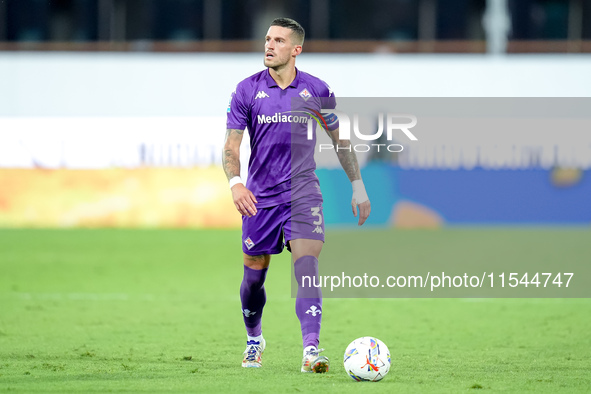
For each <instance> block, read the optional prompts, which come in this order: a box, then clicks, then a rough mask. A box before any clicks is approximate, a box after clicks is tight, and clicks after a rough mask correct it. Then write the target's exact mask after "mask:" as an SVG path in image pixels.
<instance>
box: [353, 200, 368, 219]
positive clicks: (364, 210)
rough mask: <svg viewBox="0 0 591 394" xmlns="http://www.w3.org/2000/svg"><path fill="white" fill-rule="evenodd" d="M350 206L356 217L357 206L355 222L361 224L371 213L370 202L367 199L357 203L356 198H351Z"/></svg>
mask: <svg viewBox="0 0 591 394" xmlns="http://www.w3.org/2000/svg"><path fill="white" fill-rule="evenodd" d="M351 207H352V208H353V216H355V217H357V207H359V221H358V222H357V224H358V225H359V226H361V225H362V224H363V223H365V221H366V220H367V218H368V217H369V214H370V213H371V203H370V202H369V200H366V201H364V202H362V203H361V204H357V200H355V199H353V200H352V201H351Z"/></svg>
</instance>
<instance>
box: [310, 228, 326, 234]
mask: <svg viewBox="0 0 591 394" xmlns="http://www.w3.org/2000/svg"><path fill="white" fill-rule="evenodd" d="M312 232H313V233H317V234H324V231H322V227H320V226H316V228H315V229H314V230H312Z"/></svg>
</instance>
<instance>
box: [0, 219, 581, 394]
mask: <svg viewBox="0 0 591 394" xmlns="http://www.w3.org/2000/svg"><path fill="white" fill-rule="evenodd" d="M384 231H390V232H392V234H391V235H390V236H391V237H392V238H393V239H394V238H395V239H399V240H401V241H400V244H401V245H409V246H408V248H401V249H399V250H398V251H397V257H398V258H399V259H400V261H405V259H408V258H410V257H411V256H412V254H413V253H415V251H416V248H412V247H411V246H412V245H418V244H421V245H425V241H426V240H428V239H431V238H433V237H436V236H437V235H440V234H441V235H445V237H446V238H445V239H446V241H447V242H446V247H448V248H457V249H458V250H462V251H463V252H464V253H470V254H472V255H474V256H478V258H481V259H490V258H492V257H491V256H490V253H480V252H479V250H480V249H479V248H478V245H482V244H483V243H485V242H486V240H487V239H494V237H496V236H500V235H503V234H504V235H503V236H504V237H505V238H506V239H507V241H506V242H514V244H513V247H514V249H515V253H522V254H523V256H522V258H528V256H527V250H524V248H520V247H519V245H520V242H522V241H523V240H524V239H527V240H531V239H532V236H533V237H534V238H535V239H537V240H538V241H539V242H538V243H537V245H539V246H538V248H541V249H542V252H543V248H556V239H557V237H561V236H562V237H563V236H564V235H565V234H566V236H567V237H568V239H569V240H570V241H571V247H569V248H568V249H565V250H564V253H562V254H561V256H562V258H564V259H569V258H582V256H583V257H584V256H587V257H586V258H589V256H591V242H589V240H590V239H591V237H590V235H591V231H590V230H589V229H586V228H562V229H547V230H546V231H538V230H537V229H527V228H526V229H502V228H489V229H442V230H436V231H419V230H415V231H401V230H384ZM532 231H538V233H536V234H533V235H532ZM507 232H511V233H510V236H507ZM329 236H330V231H329ZM330 240H331V238H330V237H329V238H328V240H327V245H326V248H330V247H334V246H333V245H334V243H333V245H331V243H330V242H331V241H330ZM239 245H240V232H239V231H234V230H209V231H197V230H1V231H0V392H4V391H11V392H36V391H42V392H109V391H111V392H117V391H121V392H123V391H133V392H142V391H144V392H157V391H171V392H212V393H222V392H223V393H226V392H228V393H230V392H241V393H257V392H269V393H278V392H308V393H310V392H335V393H337V392H338V393H360V392H372V393H375V392H388V393H389V392H421V393H422V392H462V391H467V392H474V391H479V390H482V391H488V392H500V391H503V392H524V391H532V392H533V391H535V392H565V393H566V392H567V393H572V392H589V391H590V390H591V300H589V299H455V298H451V299H325V303H324V314H323V326H322V335H321V346H322V347H324V348H326V349H327V350H326V354H327V355H328V356H329V357H330V359H331V361H332V364H331V369H330V371H329V372H328V373H327V374H323V375H311V374H302V373H300V372H299V369H300V361H301V338H300V329H299V325H298V320H297V318H296V316H295V312H294V303H295V300H294V299H292V298H291V297H290V291H289V288H290V261H289V254H288V253H287V252H285V253H283V254H282V255H280V256H276V257H274V258H273V261H272V263H271V269H270V271H269V275H268V280H267V284H266V289H267V296H268V301H267V306H266V308H265V314H264V320H263V330H264V333H265V338H266V340H267V350H266V352H265V354H264V355H263V368H261V369H243V368H241V367H240V362H241V358H242V351H243V350H244V345H245V332H244V328H243V323H242V316H241V313H240V301H239V296H238V289H239V286H240V281H241V276H242V258H241V253H240V249H239V248H240V247H239ZM471 245H476V246H471ZM506 247H507V248H511V247H512V246H511V245H507V246H506ZM470 248H472V249H470ZM440 252H441V250H440V249H437V252H436V251H433V252H430V251H429V248H421V250H420V253H421V254H423V255H426V257H427V258H428V257H429V256H428V255H429V253H433V254H434V255H433V256H432V257H433V258H437V256H435V254H436V253H440ZM536 252H537V253H541V252H540V250H539V249H538V250H537V251H536ZM548 252H549V253H550V252H551V250H549V251H548ZM365 335H373V336H376V337H378V338H380V339H381V340H383V341H384V342H385V343H386V344H387V345H388V347H389V348H390V351H391V354H392V368H391V370H390V373H389V374H388V376H386V378H385V379H384V380H383V381H381V382H379V383H357V382H354V381H353V380H352V379H351V378H349V377H348V376H347V375H346V374H345V372H344V369H343V367H342V354H343V352H344V350H345V348H346V346H347V344H348V343H349V342H350V341H351V340H353V339H355V338H357V337H359V336H365Z"/></svg>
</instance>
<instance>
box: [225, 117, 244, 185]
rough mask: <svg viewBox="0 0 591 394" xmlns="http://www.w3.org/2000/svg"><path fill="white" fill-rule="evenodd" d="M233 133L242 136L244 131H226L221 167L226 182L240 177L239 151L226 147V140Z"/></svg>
mask: <svg viewBox="0 0 591 394" xmlns="http://www.w3.org/2000/svg"><path fill="white" fill-rule="evenodd" d="M234 133H235V134H238V135H240V136H242V134H243V133H244V130H236V129H228V130H226V144H225V146H224V152H223V155H222V165H223V167H224V172H225V173H226V177H227V178H228V180H230V179H232V178H234V177H235V176H240V156H239V150H236V149H235V148H229V147H228V145H227V142H228V139H230V138H232V136H233V135H234Z"/></svg>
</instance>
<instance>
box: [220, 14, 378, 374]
mask: <svg viewBox="0 0 591 394" xmlns="http://www.w3.org/2000/svg"><path fill="white" fill-rule="evenodd" d="M303 42H304V29H303V28H302V26H300V24H299V23H297V22H296V21H294V20H292V19H288V18H279V19H275V20H274V21H273V22H272V23H271V26H270V28H269V30H268V32H267V36H266V38H265V56H264V65H265V66H266V67H267V68H266V69H265V70H263V71H261V72H259V73H256V74H254V75H252V76H250V77H248V78H246V79H244V80H243V81H242V82H240V83H239V84H238V85H237V86H236V90H235V91H234V92H233V93H232V96H231V100H230V105H229V107H228V114H227V130H226V140H225V144H224V152H223V166H224V171H225V173H226V176H227V178H228V180H229V184H230V189H231V191H232V198H233V200H234V205H235V206H236V209H237V210H238V212H239V213H240V214H241V215H242V250H243V258H244V276H243V279H242V284H241V286H240V299H241V302H242V314H243V315H244V324H245V326H246V332H247V342H246V350H245V351H244V359H243V361H242V366H243V367H255V368H258V367H260V366H261V356H262V353H263V351H264V350H265V340H264V338H263V334H262V330H261V318H262V314H263V307H264V306H265V302H266V295H265V287H264V283H265V277H266V275H267V269H268V267H269V263H270V261H271V255H272V254H279V253H281V251H282V250H283V247H284V246H287V248H288V250H290V251H291V253H292V262H293V264H294V270H295V276H296V280H297V281H298V292H297V295H296V303H295V304H296V315H297V317H298V319H299V321H300V325H301V330H302V341H303V347H304V351H303V360H302V366H301V371H302V372H326V371H327V370H328V367H329V361H328V358H327V357H324V356H320V355H319V353H320V352H321V351H322V350H323V349H319V348H318V344H319V335H320V322H321V318H322V294H321V291H320V289H319V288H317V287H313V286H309V285H308V286H307V287H304V286H303V283H302V277H303V276H309V277H310V278H313V277H315V276H317V275H318V256H319V255H320V251H321V250H322V246H323V243H324V218H323V213H322V202H323V201H322V194H321V193H320V186H319V182H318V178H317V176H316V174H315V173H314V170H315V169H316V164H315V162H314V149H315V144H316V136H315V134H314V136H313V138H310V139H308V137H307V121H308V119H309V118H310V116H307V115H302V114H303V113H304V114H320V111H321V109H334V108H335V106H336V101H335V97H334V94H333V92H332V90H331V89H330V88H329V87H328V85H327V84H326V83H324V82H323V81H322V80H320V79H318V78H316V77H314V76H312V75H310V74H307V73H305V72H302V71H300V70H298V69H297V68H296V67H295V60H296V57H297V56H298V55H299V54H300V53H301V52H302V44H303ZM292 98H297V99H299V100H300V101H301V102H302V103H303V105H304V107H305V109H306V111H293V108H292ZM298 109H299V108H298ZM322 122H323V123H324V125H325V127H326V128H327V129H328V130H327V131H328V133H329V135H330V136H331V138H332V140H333V142H334V144H335V147H338V149H336V150H337V155H338V157H339V160H340V163H341V165H342V166H343V168H344V170H345V172H346V173H347V176H348V177H349V180H350V181H351V182H352V186H353V199H352V210H353V215H354V216H357V210H358V209H359V221H358V224H359V225H362V224H363V223H364V222H365V220H366V219H367V218H368V216H369V214H370V210H371V206H370V202H369V199H368V197H367V193H366V192H365V187H364V186H363V181H362V179H361V174H360V171H359V165H358V163H357V158H356V156H355V153H354V151H353V150H352V149H351V146H350V141H348V140H339V139H338V135H339V133H338V119H336V116H334V114H325V116H324V117H323V118H322ZM245 128H248V131H249V134H250V145H251V157H250V161H249V165H248V174H249V176H248V181H247V184H246V186H245V185H244V184H243V182H242V180H241V179H240V143H241V141H242V135H243V132H244V129H245ZM347 148H348V149H347ZM284 239H285V243H284Z"/></svg>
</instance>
